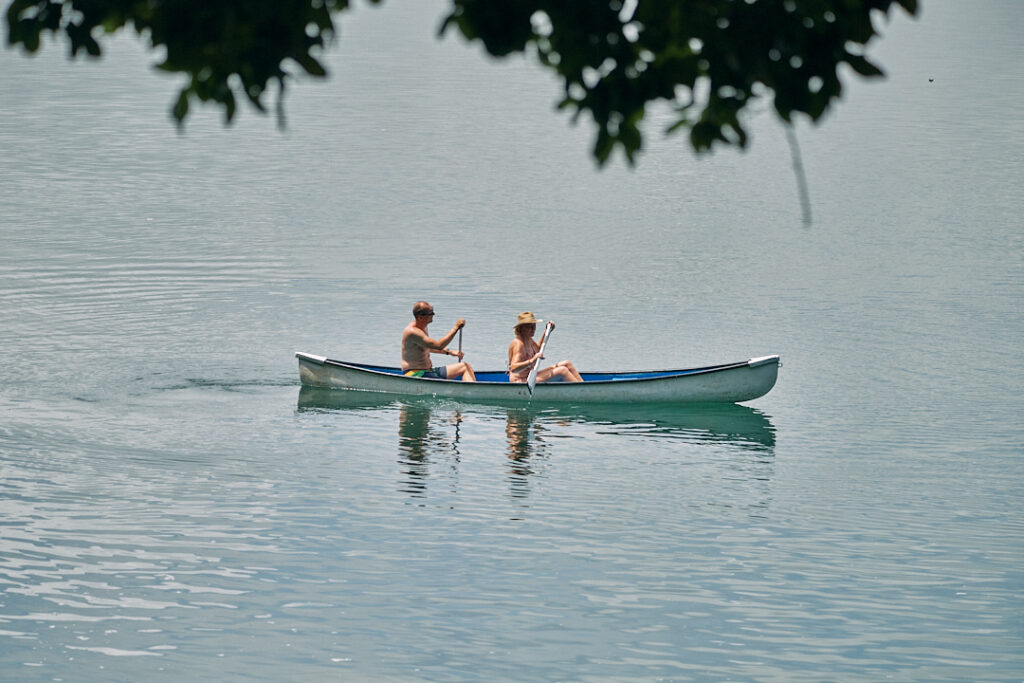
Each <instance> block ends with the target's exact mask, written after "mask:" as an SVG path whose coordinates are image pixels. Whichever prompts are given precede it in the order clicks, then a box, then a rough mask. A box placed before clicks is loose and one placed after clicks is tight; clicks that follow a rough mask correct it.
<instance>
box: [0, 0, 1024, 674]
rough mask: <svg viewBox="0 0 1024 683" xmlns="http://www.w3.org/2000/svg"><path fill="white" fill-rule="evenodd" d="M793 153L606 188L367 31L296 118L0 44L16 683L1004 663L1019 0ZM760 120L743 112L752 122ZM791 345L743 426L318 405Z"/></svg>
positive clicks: (1022, 592)
mask: <svg viewBox="0 0 1024 683" xmlns="http://www.w3.org/2000/svg"><path fill="white" fill-rule="evenodd" d="M923 4H924V7H923V14H922V17H921V19H920V20H919V21H911V20H909V19H907V18H906V17H904V16H903V15H902V14H901V15H897V16H896V17H895V19H894V20H893V21H892V22H891V24H889V25H888V28H886V33H887V34H888V35H887V38H886V39H885V40H883V41H881V42H879V43H878V44H876V45H875V46H874V50H873V54H874V55H875V56H876V57H877V58H878V60H879V61H881V62H882V64H883V65H885V66H886V68H887V69H888V71H889V73H890V77H889V78H888V80H886V81H885V82H880V83H873V84H865V83H863V82H860V81H855V80H853V79H852V78H848V79H847V80H848V84H849V88H848V91H847V95H846V97H845V99H844V101H843V103H842V104H841V105H840V107H839V108H838V109H836V110H835V112H834V113H833V114H832V115H831V116H830V117H829V118H828V120H827V121H825V122H824V123H823V124H822V125H820V126H816V127H812V126H809V125H803V124H801V125H800V126H799V127H798V135H799V139H800V145H801V149H802V152H803V163H804V166H805V168H806V170H807V180H808V184H809V189H810V197H811V204H812V206H811V208H812V212H813V223H812V224H811V225H810V226H805V225H803V224H802V222H801V215H800V213H801V212H800V202H799V199H798V196H797V190H796V187H797V185H796V179H795V177H794V175H793V172H792V162H791V156H790V150H789V147H788V145H787V143H786V138H785V134H784V131H783V130H782V128H781V127H780V126H779V125H778V124H777V123H775V122H774V121H773V120H772V119H771V118H770V117H769V116H767V114H766V112H765V111H762V112H761V113H760V114H756V115H754V116H753V117H752V119H751V129H752V132H753V137H754V139H753V147H752V148H751V149H750V150H749V152H747V153H738V152H733V151H724V152H720V153H717V154H715V155H712V156H709V157H704V158H700V159H698V158H695V157H694V155H693V154H692V153H691V152H689V151H688V149H687V148H686V146H685V143H684V141H683V139H682V137H672V138H667V139H666V138H664V137H662V135H661V134H660V130H661V129H662V128H663V127H664V125H665V124H666V122H667V121H668V120H669V117H668V115H667V113H666V112H664V111H653V112H652V113H651V116H650V118H651V125H650V126H649V127H648V133H649V137H648V150H647V152H646V153H645V154H644V156H643V157H642V159H641V160H640V163H639V165H638V166H637V168H635V169H633V170H630V169H628V168H625V167H624V165H623V164H622V163H621V162H616V163H615V164H613V165H612V166H611V167H609V168H607V169H606V170H604V171H600V172H599V171H597V170H595V168H594V164H593V163H592V162H591V160H590V158H589V156H588V155H589V146H590V137H591V132H590V130H589V128H587V126H586V125H580V126H579V127H573V126H572V125H570V124H569V122H568V120H567V117H565V116H564V115H561V114H558V113H555V112H554V111H553V105H554V103H555V101H556V100H557V97H558V91H557V88H556V85H555V84H554V83H553V82H552V81H551V80H550V79H549V78H548V77H547V76H546V75H545V74H543V73H539V72H538V71H537V69H536V68H535V67H533V66H532V65H530V64H529V63H527V62H525V61H522V60H519V61H512V62H508V63H495V62H491V61H488V60H486V59H484V58H482V57H481V56H480V54H479V53H480V50H479V48H477V47H466V46H465V45H463V44H462V43H461V42H459V41H458V40H456V39H455V38H454V37H451V38H449V39H447V40H444V41H440V42H439V41H437V40H435V38H434V32H435V26H436V23H437V17H439V16H440V14H441V12H442V9H443V3H441V2H437V1H432V2H417V3H405V6H400V4H399V3H393V5H394V6H392V5H391V4H389V5H386V6H384V7H382V8H369V7H365V6H363V5H359V6H358V7H357V9H356V11H355V12H354V13H353V14H352V15H350V16H348V17H346V18H345V19H343V20H342V37H341V41H340V42H339V44H338V45H337V46H336V47H335V48H334V49H333V51H332V53H331V56H330V58H329V62H330V63H331V66H332V71H333V77H332V78H331V80H330V81H328V82H325V83H312V82H299V83H296V84H294V85H293V87H292V88H291V90H290V93H289V95H288V97H287V100H286V105H287V113H288V127H287V131H285V132H283V133H282V132H280V131H279V130H278V129H277V125H276V121H275V120H274V119H273V117H265V118H264V117H260V116H257V115H255V114H253V113H252V112H250V111H244V112H242V114H241V117H240V120H239V121H238V122H237V123H236V125H234V126H233V127H231V128H227V129H225V128H223V127H222V125H221V122H220V117H219V115H218V114H217V113H215V112H213V111H203V112H200V113H199V114H198V115H196V116H194V117H193V118H192V119H190V120H189V122H188V125H187V128H186V131H185V133H184V134H178V133H177V132H176V131H175V129H174V127H173V125H172V124H171V123H170V122H169V121H168V119H167V116H166V111H167V109H168V107H169V105H170V103H171V101H172V99H173V97H174V94H175V91H176V88H177V86H178V81H177V80H176V79H174V78H170V77H166V76H157V75H154V74H153V72H152V71H151V70H150V69H149V67H148V65H149V64H150V63H151V62H153V61H154V59H153V57H152V56H149V55H146V53H145V52H144V50H143V49H142V47H140V45H139V44H138V43H137V42H136V41H134V40H132V39H130V38H122V39H118V40H115V41H114V42H113V43H111V44H110V46H109V52H108V55H107V57H106V58H105V59H104V60H102V61H100V62H88V63H86V62H82V63H74V62H69V61H67V60H66V58H65V56H64V53H63V48H62V47H59V46H51V48H50V49H47V50H45V52H44V54H42V55H40V56H38V57H36V58H32V59H27V58H24V57H22V56H19V55H18V54H16V53H13V52H11V51H10V50H3V51H0V351H2V358H3V360H2V362H0V671H2V672H3V673H2V676H0V677H2V678H4V679H5V680H19V681H55V680H63V681H143V680H145V681H160V680H166V681H180V680H186V679H190V678H191V679H195V680H225V681H226V680H246V681H285V680H290V681H300V680H301V681H315V680H353V681H354V680H391V681H406V680H434V681H477V680H538V681H542V680H545V681H546V680H551V681H556V680H560V681H621V680H652V681H653V680H671V681H716V680H721V681H726V680H728V681H883V680H892V681H963V680H979V681H1020V680H1022V679H1024V544H1022V543H1024V521H1022V520H1024V516H1022V512H1024V509H1022V508H1024V504H1022V501H1024V426H1022V420H1021V412H1022V410H1021V409H1022V401H1021V395H1020V390H1021V387H1022V386H1024V372H1022V370H1021V361H1022V353H1021V341H1020V340H1021V338H1022V335H1024V320H1022V302H1024V296H1022V295H1024V230H1022V220H1021V216H1022V215H1024V183H1022V179H1024V164H1022V160H1024V123H1022V121H1021V119H1020V117H1019V116H1017V112H1019V111H1020V110H1021V108H1022V107H1024V72H1022V71H1021V69H1020V66H1019V65H1020V63H1021V61H1022V58H1024V48H1022V44H1021V42H1020V27H1021V26H1024V4H1022V3H1020V2H1017V1H1015V0H991V1H989V2H985V3H960V2H956V1H955V0H925V2H924V3H923ZM762 109H763V108H762ZM420 298H425V299H427V300H429V301H430V302H431V303H433V304H434V306H435V308H436V310H437V311H438V317H437V322H436V323H435V325H434V327H433V328H432V331H433V332H444V331H445V330H446V329H447V326H450V325H451V324H452V323H453V322H454V320H455V319H456V318H457V317H465V318H467V320H468V321H469V323H468V325H467V327H466V331H465V338H464V348H465V349H466V351H467V352H468V354H469V355H468V360H470V361H472V362H473V363H474V364H475V366H476V367H477V368H481V369H498V368H501V367H503V365H504V350H505V348H506V346H507V344H508V342H509V341H510V340H511V327H512V325H513V323H514V320H515V315H516V314H517V313H518V312H519V311H522V310H526V309H530V310H533V311H534V312H536V313H537V314H538V315H539V316H541V317H543V318H545V319H547V318H551V319H554V320H556V321H557V322H558V334H557V335H556V336H555V337H553V339H552V344H551V347H550V348H549V357H551V358H553V359H558V358H571V359H572V360H573V361H574V362H575V363H576V365H577V366H578V367H580V368H582V369H586V370H611V369H644V368H662V367H685V366H693V365H703V364H710V363H716V362H727V361H735V360H742V359H746V358H748V357H751V356H759V355H765V354H769V353H779V354H781V356H782V359H783V367H782V369H781V372H780V378H779V382H778V384H777V386H776V387H775V389H774V390H773V391H772V392H771V393H770V394H769V395H768V396H766V397H764V398H762V399H759V400H757V401H754V402H751V403H750V404H747V405H742V406H725V407H699V408H693V407H690V408H673V407H670V406H655V407H647V408H644V407H635V408H630V407H619V408H616V409H614V410H608V409H594V408H587V407H585V406H559V407H552V406H532V407H530V408H509V409H504V408H500V407H493V406H491V407H488V406H474V405H460V404H457V403H451V402H445V401H400V400H390V399H386V398H384V399H373V398H359V397H353V396H352V395H348V394H339V393H338V392H329V391H328V392H324V391H310V390H306V389H301V388H300V386H299V384H298V376H297V368H296V362H295V359H294V357H293V353H294V351H297V350H301V351H308V352H311V353H318V354H324V355H329V356H332V357H335V358H345V359H351V360H358V361H365V362H376V363H388V364H393V363H395V362H397V360H398V354H397V345H398V337H399V333H400V331H401V328H402V327H403V326H404V325H405V324H406V322H407V321H408V319H409V312H410V309H411V305H412V303H413V302H414V301H415V300H416V299H420Z"/></svg>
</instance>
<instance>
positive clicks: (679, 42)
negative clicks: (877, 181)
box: [6, 0, 917, 163]
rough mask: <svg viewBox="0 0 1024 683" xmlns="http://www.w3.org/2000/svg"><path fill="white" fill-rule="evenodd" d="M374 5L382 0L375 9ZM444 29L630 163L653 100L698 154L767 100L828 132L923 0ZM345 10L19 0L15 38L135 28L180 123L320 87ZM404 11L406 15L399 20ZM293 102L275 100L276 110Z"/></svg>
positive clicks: (583, 7) (12, 16)
mask: <svg viewBox="0 0 1024 683" xmlns="http://www.w3.org/2000/svg"><path fill="white" fill-rule="evenodd" d="M369 1H370V2H373V3H379V2H380V0H369ZM450 1H451V11H450V13H449V14H448V17H447V19H446V20H445V21H444V23H443V25H442V27H441V32H442V33H444V32H445V31H447V30H449V29H452V30H457V31H459V32H461V33H462V35H463V36H465V37H466V38H467V39H469V40H471V41H475V40H479V41H481V42H482V43H483V45H484V47H485V49H486V50H487V51H488V52H489V53H490V54H492V55H494V56H496V57H504V56H507V55H510V54H515V53H535V54H536V55H537V57H538V58H539V60H540V62H541V63H542V64H543V65H544V66H545V67H547V68H549V69H551V70H552V71H554V72H556V73H557V74H558V76H559V78H560V79H561V81H562V83H563V84H564V92H565V97H564V99H563V100H562V102H561V106H562V107H564V108H568V109H571V110H573V111H574V112H575V114H576V115H577V116H578V115H580V114H584V113H586V114H589V115H590V116H591V117H593V120H594V123H595V124H596V127H597V138H596V142H595V146H594V156H595V157H596V158H597V159H598V161H599V162H601V163H604V162H605V161H606V160H607V159H608V158H609V156H610V155H611V153H612V152H613V151H614V149H615V148H616V146H618V147H621V149H622V151H623V152H624V153H625V155H626V157H627V159H629V160H630V162H632V161H633V159H634V155H635V154H636V153H637V152H638V151H639V150H640V148H641V146H642V142H643V140H642V136H641V132H640V128H639V124H640V122H641V120H642V119H643V116H644V110H645V108H646V106H647V105H648V103H651V102H655V101H659V100H661V101H667V102H669V103H670V104H671V106H673V107H674V108H675V111H676V114H677V116H676V123H675V124H674V125H673V126H672V128H671V129H670V130H677V129H686V130H689V135H690V142H691V144H692V145H693V147H694V149H696V150H698V151H701V150H707V149H710V148H711V147H712V146H713V145H715V144H716V143H725V144H734V145H739V146H741V147H742V146H744V145H745V144H746V141H747V135H746V132H745V130H744V127H743V124H742V121H741V119H740V114H741V113H742V112H743V110H744V109H745V108H746V107H747V106H748V105H750V103H751V102H753V101H754V100H756V99H757V98H762V97H764V98H768V97H770V98H771V101H772V104H773V106H774V109H775V112H776V113H777V115H778V116H779V117H780V118H781V119H783V120H784V121H787V122H788V121H790V120H791V117H792V116H793V114H795V113H803V114H806V115H807V116H809V117H810V118H811V119H813V120H817V119H818V118H819V117H821V116H822V114H824V113H825V111H827V109H828V107H829V106H830V105H831V104H832V102H833V101H834V100H835V99H836V98H837V97H839V95H840V93H841V91H842V84H841V82H840V80H839V75H838V70H839V68H840V66H841V65H843V64H846V65H848V66H849V67H851V68H852V69H853V70H854V71H856V72H857V73H859V74H861V75H863V76H878V75H881V73H882V72H881V70H880V69H879V68H878V67H877V66H876V65H875V64H873V63H872V62H871V61H869V60H868V58H867V57H866V56H865V54H864V49H865V46H866V45H867V44H868V42H869V41H870V40H871V39H872V38H873V37H875V36H876V35H877V30H876V28H875V23H874V22H875V20H878V19H880V18H884V17H885V16H888V14H889V12H890V10H891V9H892V8H893V6H894V5H899V6H901V7H902V8H903V9H904V10H906V11H907V12H908V13H910V14H915V13H916V12H917V0H625V1H623V0H450ZM349 4H350V3H349V2H348V0H11V2H10V4H9V5H8V8H7V13H6V17H7V39H8V43H9V44H10V45H20V46H22V47H23V48H24V49H25V50H27V51H28V52H35V51H37V50H38V49H39V47H40V42H41V36H42V35H43V34H44V33H46V32H52V33H54V34H58V35H63V36H64V37H65V38H66V40H67V42H68V44H69V46H70V50H71V55H72V56H77V55H79V54H81V53H83V52H84V53H86V54H88V55H92V56H99V55H100V54H101V52H102V48H101V45H100V40H101V39H102V36H103V34H111V33H115V32H117V31H119V30H121V29H124V28H126V27H132V28H133V29H134V30H135V31H136V32H137V33H138V34H139V35H141V36H143V37H144V38H145V39H147V40H148V41H149V43H150V44H151V45H152V46H153V47H154V48H156V47H163V48H164V49H165V50H166V57H165V58H164V60H163V61H162V62H160V63H159V64H158V65H157V66H158V67H159V68H161V69H163V70H166V71H171V72H178V73H183V74H185V76H186V77H187V78H188V83H187V84H186V85H185V86H184V87H183V88H182V90H181V92H180V94H179V96H178V99H177V101H176V103H175V104H174V107H173V109H172V113H173V116H174V118H175V119H176V120H177V121H178V122H179V124H181V123H183V122H184V120H185V119H186V117H187V116H188V111H189V107H190V105H191V104H192V103H193V102H195V101H200V102H214V103H216V104H218V105H219V106H221V107H223V109H224V112H225V115H226V118H227V120H228V121H231V120H232V118H233V117H234V115H235V112H236V106H237V105H236V101H237V99H238V98H243V99H248V101H249V102H250V103H251V104H252V105H253V106H254V107H256V108H257V109H259V110H261V111H263V110H264V104H263V96H264V94H265V92H266V90H267V89H268V86H270V85H271V84H273V83H276V84H278V85H279V86H280V88H281V92H282V95H283V91H284V86H285V83H286V81H287V78H288V77H289V71H288V69H290V68H295V66H298V67H299V68H301V69H303V70H304V71H305V72H306V73H309V74H311V75H313V76H325V75H326V70H325V69H324V66H323V64H322V63H321V61H320V58H319V57H320V55H321V53H322V51H323V48H324V47H325V46H326V45H327V44H328V43H329V42H330V41H332V40H333V38H334V35H335V25H334V17H335V15H337V14H339V13H341V12H343V11H345V10H347V9H348V8H349ZM393 11H400V9H397V8H396V9H395V10H393ZM281 102H282V98H279V99H278V107H279V112H280V111H282V110H280V107H281V106H282V105H281Z"/></svg>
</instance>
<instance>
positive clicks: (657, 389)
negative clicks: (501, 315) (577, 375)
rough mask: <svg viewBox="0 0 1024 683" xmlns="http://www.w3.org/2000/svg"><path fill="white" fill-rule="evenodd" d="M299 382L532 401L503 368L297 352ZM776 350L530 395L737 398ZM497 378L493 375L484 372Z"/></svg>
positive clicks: (603, 377) (750, 388)
mask: <svg viewBox="0 0 1024 683" xmlns="http://www.w3.org/2000/svg"><path fill="white" fill-rule="evenodd" d="M295 356H296V358H298V360H299V380H300V381H301V383H302V384H303V385H306V386H315V387H327V388H334V389H349V390H357V391H372V392H383V393H388V394H398V395H414V396H433V397H444V398H453V399H460V400H468V401H473V400H482V401H500V402H505V401H509V402H515V403H520V402H524V401H530V400H531V396H530V394H529V390H528V388H527V386H526V384H525V383H509V382H508V380H507V379H506V378H507V375H506V374H505V373H504V372H485V371H478V372H477V378H478V380H481V381H477V382H461V381H459V380H448V379H431V378H414V377H405V376H404V375H402V374H401V373H400V371H399V370H398V369H397V368H393V367H387V366H379V365H366V364H362V363H348V362H345V361H339V360H333V359H330V358H327V357H326V356H318V355H315V354H310V353H303V352H296V353H295ZM778 368H779V356H778V355H772V356H760V357H757V358H751V359H749V360H746V361H741V362H737V363H726V364H722V365H713V366H708V367H702V368H689V369H679V370H649V371H640V372H583V373H582V374H583V376H584V377H585V378H586V379H587V381H585V382H582V383H569V382H548V383H544V384H538V385H537V387H536V388H535V389H534V396H533V397H532V398H533V400H535V401H538V402H542V401H568V402H574V403H590V402H594V403H622V402H625V403H635V402H643V403H646V402H683V403H740V402H743V401H750V400H753V399H755V398H759V397H761V396H764V395H765V394H767V393H768V392H769V391H771V389H772V387H773V386H775V381H776V378H777V376H778ZM488 377H490V378H501V380H500V381H497V380H496V379H486V378H488Z"/></svg>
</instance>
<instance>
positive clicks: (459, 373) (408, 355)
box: [402, 301, 476, 382]
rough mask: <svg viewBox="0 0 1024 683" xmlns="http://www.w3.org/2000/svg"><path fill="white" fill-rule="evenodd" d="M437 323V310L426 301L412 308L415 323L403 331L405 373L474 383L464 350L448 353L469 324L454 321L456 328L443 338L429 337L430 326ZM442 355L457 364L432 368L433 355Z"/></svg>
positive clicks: (403, 365)
mask: <svg viewBox="0 0 1024 683" xmlns="http://www.w3.org/2000/svg"><path fill="white" fill-rule="evenodd" d="M433 321H434V307H433V306H431V305H430V304H428V303H427V302H426V301H417V302H416V303H415V304H414V305H413V307H412V322H411V323H409V324H408V325H407V326H406V328H405V330H403V331H402V372H403V373H404V374H405V375H406V376H407V377H430V378H433V379H461V380H462V381H463V382H475V381H476V374H475V373H474V372H473V366H471V365H470V364H469V363H465V362H462V357H463V356H464V355H465V354H464V353H462V351H449V350H448V349H447V348H445V347H447V346H448V344H450V343H451V341H452V339H454V338H455V335H456V333H458V331H459V330H461V329H462V328H463V326H464V325H465V324H466V320H465V319H464V318H459V319H458V320H457V321H456V322H455V327H453V328H452V329H451V331H449V332H448V334H446V335H445V336H443V337H441V338H440V339H431V338H430V337H428V336H427V325H429V324H430V323H432V322H433ZM432 353H443V354H444V355H446V356H455V357H456V358H458V359H459V362H458V363H452V364H450V365H442V366H438V367H431V363H430V354H432Z"/></svg>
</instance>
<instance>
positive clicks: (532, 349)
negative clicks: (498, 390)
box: [508, 311, 583, 382]
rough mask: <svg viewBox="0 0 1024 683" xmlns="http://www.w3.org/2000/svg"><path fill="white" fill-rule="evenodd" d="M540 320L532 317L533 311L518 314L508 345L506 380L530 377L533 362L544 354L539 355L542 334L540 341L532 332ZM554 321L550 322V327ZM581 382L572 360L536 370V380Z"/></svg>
mask: <svg viewBox="0 0 1024 683" xmlns="http://www.w3.org/2000/svg"><path fill="white" fill-rule="evenodd" d="M539 322H541V321H540V320H537V318H534V317H533V313H531V312H530V311H525V312H523V313H520V314H519V318H518V319H517V320H516V326H515V327H514V328H513V329H514V330H515V333H516V338H515V339H513V340H512V343H511V344H509V345H508V381H509V382H525V381H526V380H527V379H528V378H529V377H530V370H532V369H533V365H534V363H539V362H540V361H541V359H543V358H544V356H542V355H540V347H541V344H543V343H544V336H546V335H547V332H545V333H544V336H542V337H541V338H540V343H538V342H535V341H533V333H534V332H536V330H537V323H539ZM554 328H555V323H554V322H551V329H554ZM552 380H554V381H556V382H582V381H583V377H582V376H581V375H580V373H579V372H578V371H577V370H576V366H575V365H573V364H572V361H567V360H563V361H559V362H558V363H555V364H554V365H549V366H548V367H546V368H541V369H540V370H538V371H537V381H538V382H550V381H552Z"/></svg>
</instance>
